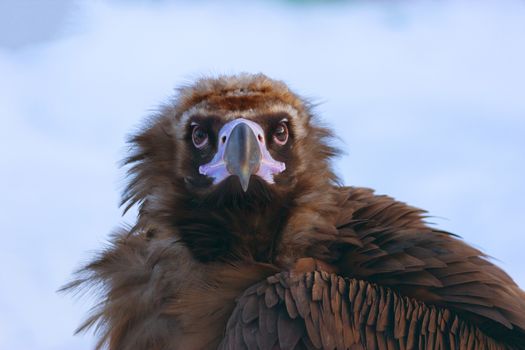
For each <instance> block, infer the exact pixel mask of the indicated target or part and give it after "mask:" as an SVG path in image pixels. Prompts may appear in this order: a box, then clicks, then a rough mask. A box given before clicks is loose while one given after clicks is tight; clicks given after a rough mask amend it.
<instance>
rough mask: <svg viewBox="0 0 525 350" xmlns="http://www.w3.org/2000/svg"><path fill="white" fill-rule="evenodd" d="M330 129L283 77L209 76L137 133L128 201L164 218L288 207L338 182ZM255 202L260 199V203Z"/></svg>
mask: <svg viewBox="0 0 525 350" xmlns="http://www.w3.org/2000/svg"><path fill="white" fill-rule="evenodd" d="M330 137H331V133H330V131H329V130H328V129H326V128H323V127H321V126H319V125H317V124H316V122H315V118H314V117H313V115H312V113H311V106H310V105H309V103H307V102H306V101H305V100H303V99H301V98H299V97H298V96H297V95H295V94H294V93H292V92H291V91H290V90H289V88H288V87H287V86H286V85H285V84H284V83H282V82H280V81H275V80H272V79H269V78H268V77H266V76H264V75H262V74H257V75H249V74H241V75H236V76H220V77H218V78H205V79H200V80H198V81H196V82H195V83H193V84H191V85H188V86H185V87H182V88H180V89H178V93H177V95H176V96H175V98H174V99H173V100H172V101H171V102H170V103H168V104H167V105H165V106H164V107H163V108H162V109H161V110H160V112H159V113H158V114H157V115H155V116H153V117H152V118H151V119H150V121H149V123H148V124H147V125H146V127H145V129H144V130H142V131H141V132H139V133H138V134H137V135H135V136H133V137H132V139H131V144H132V147H133V154H132V155H131V156H130V157H129V158H128V159H127V163H128V164H129V165H130V168H129V169H130V170H129V172H130V175H131V181H130V183H129V185H128V187H127V189H126V191H125V193H124V198H123V202H124V203H127V205H128V206H131V205H133V204H135V203H139V204H140V206H141V211H144V212H147V213H148V215H150V216H151V215H156V216H157V217H169V216H172V215H176V213H175V212H178V213H181V212H182V211H183V209H181V203H185V204H186V205H190V204H192V205H194V206H196V207H198V208H204V207H205V208H208V209H210V208H214V207H232V206H236V207H242V208H244V209H245V210H246V208H252V209H253V210H258V209H260V208H259V207H260V206H261V205H268V204H272V203H273V204H275V203H274V202H275V201H278V200H279V199H282V198H287V199H288V202H289V203H288V204H287V205H289V206H290V205H293V203H292V202H293V201H294V200H295V199H296V198H298V197H300V196H301V195H304V194H305V193H307V192H308V191H317V192H319V191H322V190H323V188H325V187H326V186H328V185H332V184H333V183H334V182H335V181H336V177H335V175H334V174H333V173H332V171H331V167H330V158H331V157H332V156H333V155H334V154H335V153H336V151H335V149H334V148H333V147H332V146H330V145H329V141H328V140H329V138H330ZM254 204H256V205H254Z"/></svg>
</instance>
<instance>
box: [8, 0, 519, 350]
mask: <svg viewBox="0 0 525 350" xmlns="http://www.w3.org/2000/svg"><path fill="white" fill-rule="evenodd" d="M44 5H45V6H44ZM524 37H525V3H524V2H523V1H519V0H515V1H492V2H488V1H456V2H451V1H439V2H436V1H428V2H425V1H424V2H417V3H416V2H407V1H401V2H396V3H393V2H334V3H331V4H329V5H319V4H316V3H313V4H308V5H303V6H300V5H297V4H296V3H294V2H279V1H272V2H263V1H260V2H242V1H237V2H234V1H226V2H220V4H219V3H212V2H210V1H188V2H172V1H132V2H125V1H110V2H107V1H51V0H48V1H29V0H27V1H15V0H10V1H6V0H2V2H0V118H1V125H2V128H1V129H0V130H2V131H3V132H2V136H1V137H0V149H1V157H0V169H1V172H0V193H1V194H2V197H3V200H2V203H1V204H0V206H1V207H0V208H1V210H0V213H1V214H0V225H1V227H2V239H3V242H4V244H3V246H2V247H1V248H0V265H1V266H2V268H1V270H0V271H2V272H1V275H0V282H1V286H2V288H0V349H89V348H91V347H92V344H93V337H92V335H91V334H87V335H84V336H76V337H73V336H72V332H73V330H74V328H75V327H76V325H78V324H79V322H80V320H81V319H82V318H83V317H84V316H85V314H86V311H87V310H88V308H89V306H90V305H91V304H90V300H89V299H80V300H79V301H75V300H74V299H73V298H71V297H69V296H63V295H58V294H56V293H55V291H56V289H57V288H58V287H59V286H60V285H62V284H63V283H65V282H67V280H68V278H69V277H70V276H71V272H72V271H73V270H74V269H75V268H76V267H78V266H79V265H80V264H81V263H82V262H85V261H87V260H88V259H89V257H90V256H92V253H93V251H96V250H97V249H100V248H101V247H102V246H103V244H104V242H105V241H106V239H107V237H108V234H109V232H110V231H111V230H112V229H113V228H115V227H116V226H117V225H119V224H121V223H123V222H125V221H127V222H131V221H132V220H133V213H131V215H128V217H127V218H125V219H122V218H120V210H119V208H118V200H119V192H120V190H121V189H122V185H123V183H124V182H123V172H122V170H119V169H118V168H117V163H118V161H119V160H120V159H121V158H122V157H123V156H124V155H125V151H126V147H125V144H124V140H125V135H126V134H128V133H129V132H131V131H133V130H135V129H136V127H137V126H138V125H139V124H140V121H141V120H142V119H143V118H144V117H145V116H146V115H148V114H149V113H150V112H151V111H152V110H154V109H155V108H156V106H158V105H159V104H160V103H161V102H163V101H165V100H166V99H167V98H168V96H170V95H171V92H172V90H173V88H174V87H175V86H177V85H179V84H181V83H184V82H187V81H188V80H191V79H192V78H194V77H197V76H201V75H202V74H210V73H235V72H241V71H248V72H259V71H260V72H264V73H266V74H268V75H270V76H272V77H274V78H278V79H283V80H284V81H286V82H287V83H289V84H290V86H291V87H292V88H293V89H295V90H296V91H297V92H298V93H300V94H302V95H304V96H307V97H309V98H312V99H314V100H315V101H318V102H322V103H321V105H320V106H319V107H318V108H317V111H318V113H319V114H320V115H321V116H322V117H323V120H324V121H325V122H326V123H327V124H329V125H331V126H332V127H334V128H335V130H336V132H337V134H338V136H339V137H340V139H341V142H340V146H341V148H343V149H344V150H345V151H346V155H345V156H343V157H342V158H340V159H338V160H337V162H336V168H337V170H338V172H339V174H340V175H341V177H342V178H343V179H344V182H345V183H346V184H352V185H360V186H368V187H373V188H375V189H377V191H378V192H379V193H386V194H390V195H393V196H394V197H396V198H397V199H400V200H403V201H406V202H409V203H410V204H413V205H416V206H419V207H422V208H425V209H427V210H428V211H429V212H430V214H431V215H433V216H435V218H433V219H432V221H433V222H435V223H436V224H437V225H438V226H439V227H441V228H443V229H446V230H449V231H452V232H455V233H458V234H460V235H461V236H463V237H464V239H465V240H466V241H467V242H469V243H471V244H474V245H475V246H477V247H479V248H480V249H482V250H484V251H485V252H487V253H488V254H490V255H491V256H494V257H495V258H497V259H498V260H497V261H496V263H497V264H498V265H500V266H502V267H503V268H504V269H505V270H506V271H508V272H509V273H510V275H511V276H512V277H513V278H514V279H515V280H516V281H517V282H518V284H520V285H521V286H522V287H524V286H525V267H524V266H525V265H524V263H523V245H524V243H525V239H524V234H525V229H524V225H523V220H524V218H525V215H524V214H523V212H524V210H525V205H524V200H523V198H525V184H524V179H525V92H524V91H525V68H524V63H523V62H525V41H524V39H523V38H524Z"/></svg>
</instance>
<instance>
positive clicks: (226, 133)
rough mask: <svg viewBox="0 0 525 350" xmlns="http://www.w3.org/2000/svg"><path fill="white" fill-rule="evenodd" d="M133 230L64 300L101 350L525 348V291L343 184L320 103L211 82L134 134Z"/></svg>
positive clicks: (385, 202) (126, 197) (405, 213)
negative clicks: (80, 295)
mask: <svg viewBox="0 0 525 350" xmlns="http://www.w3.org/2000/svg"><path fill="white" fill-rule="evenodd" d="M129 142H130V149H129V155H128V157H127V158H126V159H125V160H124V163H125V164H126V166H127V169H128V172H129V174H128V175H129V183H128V184H127V187H126V188H125V190H124V193H123V196H122V205H123V206H124V208H125V209H124V210H125V211H127V210H128V209H129V208H131V207H134V206H135V207H136V208H137V219H136V222H135V223H134V224H133V225H132V226H131V225H130V226H129V227H123V228H121V229H119V230H118V231H117V232H115V233H113V235H112V236H111V239H110V243H108V246H107V247H105V248H104V249H103V250H102V251H101V252H99V253H98V255H97V256H96V257H95V258H94V259H93V260H92V261H91V262H90V263H88V264H87V265H86V266H84V267H83V268H82V269H80V270H79V271H78V272H77V274H76V275H75V278H74V279H73V281H72V282H70V283H69V284H68V285H66V286H65V287H64V288H63V289H64V290H75V291H81V292H83V291H86V290H87V291H91V292H93V293H94V294H95V295H96V297H97V298H98V300H99V302H98V304H96V305H95V306H94V307H93V309H92V310H91V313H90V314H89V316H88V317H87V319H86V320H85V321H84V323H83V324H82V325H81V326H80V327H79V329H78V331H83V330H86V329H89V328H94V330H95V332H96V334H97V336H98V343H97V348H98V349H102V348H107V349H110V350H131V349H133V350H143V349H144V350H145V349H148V350H176V349H370V350H373V349H380V350H386V349H388V350H390V349H399V350H404V349H494V350H495V349H525V292H523V291H522V290H521V289H520V288H519V287H518V286H517V285H516V283H515V282H514V281H513V280H512V279H511V277H509V276H508V275H507V274H506V273H505V272H504V271H503V270H501V269H500V268H499V267H497V266H496V265H494V264H493V263H492V262H491V261H490V259H489V258H488V257H487V255H485V254H484V253H482V252H481V251H479V250H478V249H476V248H473V247H471V246H469V245H468V244H466V243H465V242H463V241H462V240H461V239H460V238H459V237H458V236H456V235H454V234H452V233H448V232H445V231H442V230H439V229H436V228H434V227H433V226H429V225H428V224H427V223H426V222H425V218H426V214H425V212H424V211H423V210H420V209H418V208H415V207H412V206H409V205H407V204H405V203H403V202H399V201H396V200H395V199H393V198H391V197H388V196H385V195H377V194H375V193H374V191H373V190H370V189H367V188H361V187H347V186H343V185H342V184H341V182H340V181H339V180H338V178H337V176H336V175H335V174H334V172H333V170H332V167H331V161H332V159H333V157H334V156H336V155H337V154H338V150H337V149H336V148H335V147H334V146H333V133H332V132H331V131H330V130H329V129H328V128H326V127H325V126H323V124H322V123H321V122H320V121H319V119H318V118H317V117H316V116H315V115H314V112H313V105H312V104H311V103H310V102H308V101H307V100H305V99H304V98H301V97H300V96H298V95H297V94H295V93H294V92H292V91H291V90H290V89H289V88H288V86H287V85H285V84H284V83H283V82H281V81H278V80H273V79H270V78H268V77H267V76H265V75H263V74H247V73H244V74H237V75H232V76H226V75H223V76H216V77H205V78H201V79H198V80H196V81H195V82H193V83H191V84H188V85H185V86H182V87H181V88H179V89H178V90H177V92H176V94H175V96H174V97H173V98H172V99H171V100H169V101H168V102H167V103H165V104H164V105H162V106H161V107H160V108H159V109H158V111H157V112H156V113H155V114H154V115H152V116H151V118H149V119H148V120H147V121H146V123H145V125H144V126H143V127H142V128H141V130H140V131H139V132H137V133H136V134H134V135H132V136H131V137H130V140H129Z"/></svg>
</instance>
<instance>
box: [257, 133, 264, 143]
mask: <svg viewBox="0 0 525 350" xmlns="http://www.w3.org/2000/svg"><path fill="white" fill-rule="evenodd" d="M257 138H258V139H259V142H261V143H262V142H263V138H262V136H261V134H259V135H257Z"/></svg>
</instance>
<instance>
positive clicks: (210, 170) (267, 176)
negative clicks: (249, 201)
mask: <svg viewBox="0 0 525 350" xmlns="http://www.w3.org/2000/svg"><path fill="white" fill-rule="evenodd" d="M240 123H244V124H246V125H247V126H249V127H250V129H251V130H252V131H253V133H254V134H255V137H256V138H257V140H258V145H259V150H260V151H261V163H260V164H259V168H258V170H257V172H256V173H255V174H253V175H257V176H259V177H261V178H262V179H264V180H265V181H266V182H268V183H270V184H273V183H274V180H273V177H274V175H276V174H279V173H281V172H283V171H284V170H285V169H286V166H285V164H284V163H283V162H279V161H276V160H275V159H273V158H272V156H271V155H270V152H268V149H267V148H266V141H265V138H264V131H263V129H262V128H261V127H260V126H259V124H257V123H255V122H253V121H251V120H248V119H244V118H238V119H235V120H232V121H231V122H228V123H226V124H224V126H223V127H222V128H221V130H220V131H219V137H218V140H219V141H218V142H219V147H218V150H217V153H215V156H214V157H213V159H212V160H211V162H209V163H208V164H204V165H201V166H200V167H199V173H201V174H202V175H206V176H209V177H211V178H213V184H214V185H215V184H218V183H219V182H221V181H222V180H224V179H226V178H227V177H229V176H231V175H232V174H230V172H229V171H228V170H227V169H226V163H225V161H224V151H225V149H226V145H227V144H228V140H229V137H230V134H231V132H232V130H233V128H234V127H235V126H237V125H238V124H240Z"/></svg>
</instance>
